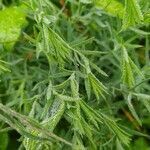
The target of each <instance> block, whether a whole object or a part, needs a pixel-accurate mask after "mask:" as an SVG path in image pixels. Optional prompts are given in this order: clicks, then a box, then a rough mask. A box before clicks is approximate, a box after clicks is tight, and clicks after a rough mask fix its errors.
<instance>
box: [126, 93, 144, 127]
mask: <svg viewBox="0 0 150 150" xmlns="http://www.w3.org/2000/svg"><path fill="white" fill-rule="evenodd" d="M131 100H132V94H131V93H130V94H129V95H128V97H127V104H128V107H129V110H130V111H131V113H132V115H133V117H134V118H135V119H136V121H137V122H138V123H139V125H140V126H142V122H141V120H140V118H139V116H138V114H137V113H136V111H135V109H134V107H133V105H132V102H131Z"/></svg>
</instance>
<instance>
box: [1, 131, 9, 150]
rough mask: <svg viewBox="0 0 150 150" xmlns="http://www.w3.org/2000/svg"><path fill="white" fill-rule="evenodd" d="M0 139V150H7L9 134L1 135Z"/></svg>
mask: <svg viewBox="0 0 150 150" xmlns="http://www.w3.org/2000/svg"><path fill="white" fill-rule="evenodd" d="M0 137H1V138H0V150H7V146H8V141H9V137H8V133H5V132H4V133H0Z"/></svg>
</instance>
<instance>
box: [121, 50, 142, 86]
mask: <svg viewBox="0 0 150 150" xmlns="http://www.w3.org/2000/svg"><path fill="white" fill-rule="evenodd" d="M121 68H122V78H121V79H122V81H123V84H124V85H127V86H128V87H129V88H131V87H133V86H134V84H135V78H136V76H135V75H138V76H139V77H140V78H141V79H143V78H144V75H143V74H142V72H141V71H140V69H139V68H138V67H137V66H136V65H135V64H134V62H133V61H132V59H131V58H130V57H129V55H128V52H127V50H126V48H125V47H123V48H122V66H121Z"/></svg>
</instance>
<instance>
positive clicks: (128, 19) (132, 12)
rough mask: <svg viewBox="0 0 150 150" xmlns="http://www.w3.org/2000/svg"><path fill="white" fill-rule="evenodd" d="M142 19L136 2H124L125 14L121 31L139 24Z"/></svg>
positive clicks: (135, 0)
mask: <svg viewBox="0 0 150 150" xmlns="http://www.w3.org/2000/svg"><path fill="white" fill-rule="evenodd" d="M143 19H144V18H143V14H142V12H141V9H140V6H139V4H138V2H137V0H125V12H124V17H123V26H122V30H125V29H127V28H128V27H130V26H135V25H136V24H139V23H141V22H142V21H143Z"/></svg>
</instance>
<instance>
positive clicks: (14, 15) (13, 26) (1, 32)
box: [0, 7, 27, 45]
mask: <svg viewBox="0 0 150 150" xmlns="http://www.w3.org/2000/svg"><path fill="white" fill-rule="evenodd" d="M26 23H27V22H26V14H25V13H24V12H23V11H22V7H9V8H5V9H4V10H1V11H0V43H2V44H6V45H7V44H12V45H13V44H14V43H15V42H16V41H17V40H18V38H19V36H20V32H21V29H22V27H23V26H24V25H25V24H26Z"/></svg>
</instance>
